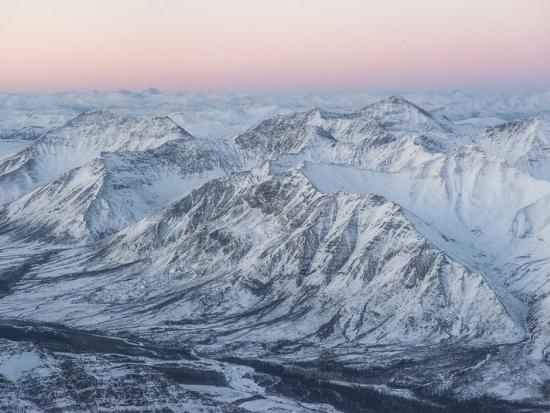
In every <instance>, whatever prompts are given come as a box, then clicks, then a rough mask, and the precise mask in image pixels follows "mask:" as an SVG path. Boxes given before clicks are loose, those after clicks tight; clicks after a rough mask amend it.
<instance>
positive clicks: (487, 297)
mask: <svg viewBox="0 0 550 413" xmlns="http://www.w3.org/2000/svg"><path fill="white" fill-rule="evenodd" d="M63 255H64V256H65V258H61V259H57V260H55V261H53V262H50V263H46V264H44V265H38V266H37V267H36V268H34V269H33V270H32V271H31V273H30V274H29V277H28V278H25V279H23V280H21V282H20V283H19V284H18V285H17V286H16V287H14V293H13V294H11V295H9V296H7V297H5V298H4V299H3V300H2V301H0V308H1V309H6V308H11V311H13V315H14V316H19V317H32V318H38V319H42V320H47V321H60V320H63V321H64V322H66V323H69V324H72V325H79V326H88V327H89V326H94V327H101V328H107V329H124V330H129V331H134V332H138V331H141V332H142V334H147V335H148V334H150V333H151V331H152V330H151V329H152V328H153V327H154V329H155V330H156V331H157V332H158V331H161V330H163V331H164V333H163V334H164V337H165V338H166V337H169V336H173V337H185V339H187V340H194V341H198V342H201V341H202V342H204V343H207V342H211V341H212V340H213V339H214V337H216V336H223V337H224V338H223V340H224V341H225V342H230V341H235V340H236V341H248V342H250V341H261V342H275V341H279V340H308V341H313V342H317V343H319V345H321V346H330V345H335V344H337V343H343V342H348V341H350V340H351V341H357V342H361V343H370V344H390V343H394V344H396V343H401V344H403V343H409V344H419V343H437V342H440V341H442V340H451V341H459V342H460V341H464V342H468V343H503V342H514V341H519V340H521V339H522V337H523V334H524V333H523V331H522V329H521V327H520V326H517V325H516V324H515V323H514V321H513V320H512V319H511V318H510V317H509V316H508V314H507V313H506V310H505V308H504V307H503V305H502V304H501V302H500V300H499V299H498V297H497V296H496V295H495V294H494V292H493V291H492V290H491V289H490V288H489V286H488V285H487V283H486V282H485V281H484V279H483V277H482V276H481V275H480V274H477V273H473V272H470V271H468V270H467V269H465V268H464V267H462V266H461V265H459V264H457V263H456V262H454V261H453V260H452V259H450V258H449V257H448V256H446V255H445V254H444V253H442V252H441V251H440V250H438V249H437V248H435V247H434V246H433V245H432V244H431V243H429V242H428V241H427V240H426V239H425V238H423V237H422V236H421V235H420V234H419V233H418V232H417V231H416V229H415V228H414V226H413V225H412V224H411V223H410V221H409V220H408V219H407V217H406V214H405V213H404V212H403V211H402V210H401V208H400V207H398V206H397V205H395V204H393V203H391V202H388V201H386V200H385V199H384V198H382V197H379V196H370V195H367V196H360V195H347V194H338V195H325V194H323V193H322V192H319V191H318V190H317V189H316V188H315V187H314V186H313V185H311V183H310V182H309V181H308V180H307V179H306V178H305V177H304V176H303V175H302V174H301V173H299V172H297V171H289V172H285V173H282V174H278V175H275V176H266V175H265V174H264V172H258V173H257V174H237V175H234V176H231V177H229V178H223V179H219V180H214V181H211V182H209V183H207V184H206V185H204V186H202V187H201V188H200V189H197V190H194V191H193V192H192V193H191V194H190V195H188V196H186V197H185V198H183V199H182V200H180V201H178V202H176V203H175V204H173V205H172V206H170V207H168V208H166V209H164V210H162V211H160V212H159V213H157V214H155V215H154V216H152V217H151V218H147V219H145V220H142V221H140V222H138V223H137V224H135V225H133V226H130V227H129V228H127V229H125V230H123V231H122V232H121V233H119V234H117V235H116V236H115V237H114V238H110V239H107V240H105V241H104V242H101V243H98V244H94V245H92V246H90V247H88V248H86V249H84V250H81V251H68V252H67V253H64V254H61V256H63ZM58 258H59V257H58ZM77 274H80V275H77ZM77 286H78V287H77ZM38 290H39V292H38ZM52 294H53V295H55V297H56V298H55V300H49V299H48V297H50V296H52ZM16 302H17V303H19V304H16ZM54 307H55V309H54Z"/></svg>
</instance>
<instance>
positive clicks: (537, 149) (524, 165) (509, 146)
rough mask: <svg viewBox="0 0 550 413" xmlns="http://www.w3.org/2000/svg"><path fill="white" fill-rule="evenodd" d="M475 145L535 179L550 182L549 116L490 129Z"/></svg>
mask: <svg viewBox="0 0 550 413" xmlns="http://www.w3.org/2000/svg"><path fill="white" fill-rule="evenodd" d="M476 142H477V143H478V144H479V146H480V147H481V148H482V149H483V150H484V151H485V152H487V153H489V154H491V155H493V156H495V157H498V158H500V159H503V160H505V161H506V162H507V163H508V164H509V165H511V166H514V167H516V168H518V169H521V170H523V171H525V172H527V173H529V174H531V175H532V176H533V177H535V178H537V179H545V180H550V117H548V116H543V115H541V116H539V117H536V118H529V119H523V120H518V121H514V122H509V123H505V124H502V125H498V126H495V127H492V128H489V129H487V130H486V131H485V132H484V133H483V134H481V135H480V136H479V137H478V138H477V139H476Z"/></svg>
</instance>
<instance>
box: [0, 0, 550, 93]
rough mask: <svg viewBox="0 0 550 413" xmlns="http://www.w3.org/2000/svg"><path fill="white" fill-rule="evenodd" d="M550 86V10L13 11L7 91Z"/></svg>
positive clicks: (330, 2) (394, 6)
mask: <svg viewBox="0 0 550 413" xmlns="http://www.w3.org/2000/svg"><path fill="white" fill-rule="evenodd" d="M549 86H550V0H218V1H214V0H149V1H146V0H0V90H4V91H15V92H33V91H38V92H46V91H57V90H92V89H101V90H116V89H119V88H129V89H143V88H147V87H157V88H159V89H162V90H175V91H216V90H220V91H222V90H223V91H225V90H229V91H238V90H246V91H250V90H276V91H277V90H285V91H287V90H322V89H339V88H343V89H348V90H350V89H369V88H370V89H377V90H384V89H393V90H397V89H409V90H410V89H426V88H428V89H436V88H469V89H472V88H483V89H490V88H516V87H520V88H521V87H549Z"/></svg>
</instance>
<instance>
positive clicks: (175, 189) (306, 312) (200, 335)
mask: <svg viewBox="0 0 550 413" xmlns="http://www.w3.org/2000/svg"><path fill="white" fill-rule="evenodd" d="M150 93H153V92H150ZM156 96H157V97H158V98H159V99H160V98H161V96H162V94H159V95H156ZM439 112H444V111H439ZM510 116H512V115H510ZM545 116H546V115H543V114H541V115H540V116H538V117H537V119H521V120H516V121H514V122H512V123H506V124H503V125H501V126H494V127H491V128H489V129H487V130H486V131H485V132H484V133H482V134H472V135H471V136H469V135H465V134H464V130H465V129H464V128H461V127H459V126H458V125H456V124H454V123H453V122H451V121H450V120H448V119H447V118H444V117H440V116H437V115H433V114H431V113H429V112H427V111H425V110H424V109H421V108H420V107H418V106H416V105H414V104H413V103H411V102H409V101H407V100H405V99H403V98H400V97H390V98H387V99H384V100H382V101H380V102H377V103H374V104H371V105H368V106H366V107H364V108H363V109H361V110H358V111H354V112H348V113H340V112H328V111H324V110H322V109H313V110H310V111H307V112H300V113H296V114H291V115H280V116H276V117H274V118H270V119H267V120H265V121H262V122H260V123H258V124H257V125H256V126H253V127H252V128H250V129H248V130H246V131H244V132H242V133H240V134H237V135H235V136H232V137H226V138H220V139H217V140H210V139H209V140H206V139H201V138H200V137H199V138H194V137H192V136H191V135H189V134H188V133H187V132H185V130H183V129H182V128H180V127H179V126H178V125H176V124H175V123H174V122H173V121H171V120H170V119H169V118H167V117H157V118H144V119H133V118H124V117H121V116H118V115H115V114H112V113H109V112H103V111H94V112H86V113H84V114H82V115H80V116H78V117H76V118H75V119H73V120H71V121H69V122H67V123H66V124H65V125H64V126H62V127H59V128H54V129H52V130H50V131H49V132H47V133H45V134H43V135H42V136H41V137H39V138H37V139H36V140H34V141H32V143H30V145H29V146H28V147H26V148H25V149H24V150H22V151H21V152H19V153H17V154H16V155H14V156H11V157H9V158H7V159H5V160H4V161H2V163H0V189H1V191H0V202H1V203H2V207H1V209H0V312H1V313H2V314H9V315H10V319H17V320H18V321H17V322H15V321H13V320H4V321H2V320H0V347H1V348H3V349H5V353H6V354H9V355H10V356H9V357H7V358H6V357H4V358H3V359H0V376H2V377H3V378H4V379H6V380H7V381H9V382H10V383H12V384H10V387H9V389H10V390H9V391H8V390H6V391H5V392H4V393H5V394H6V395H9V396H6V397H4V398H2V397H0V406H2V408H3V407H4V406H9V403H11V401H10V400H12V401H13V400H15V401H14V402H13V403H14V406H16V407H17V408H18V409H19V410H20V411H24V409H25V408H27V407H28V406H31V404H32V403H35V404H36V403H37V402H36V398H33V396H32V393H33V391H32V389H33V388H35V389H38V390H37V391H38V392H39V391H40V389H39V388H38V387H36V386H35V385H36V382H37V381H38V382H40V379H39V378H37V377H39V374H38V373H37V372H38V371H39V370H40V371H43V372H44V377H48V379H47V380H54V381H57V383H60V384H59V386H61V387H60V389H63V390H62V391H61V390H60V393H59V395H58V396H56V397H54V399H53V400H50V401H48V402H47V403H46V404H45V405H44V406H45V407H41V406H38V405H37V406H38V407H37V408H36V410H37V411H41V410H40V409H43V410H45V409H50V410H52V409H54V408H57V407H59V406H60V405H61V404H62V403H61V400H62V399H63V400H65V399H66V400H69V399H70V400H77V401H75V402H74V403H76V404H78V403H79V402H78V397H76V396H74V395H73V394H72V393H70V391H69V389H70V388H71V387H70V386H69V385H68V384H67V383H70V382H71V380H76V381H78V380H80V379H82V380H83V382H86V383H87V385H86V386H84V387H86V388H88V387H90V388H95V389H96V394H98V400H101V403H100V404H101V406H103V407H102V408H104V410H107V411H108V410H109V409H111V410H113V409H114V407H113V406H115V405H116V403H114V402H113V398H112V397H111V396H109V394H107V393H105V391H104V390H105V389H106V388H109V387H110V386H116V383H117V381H116V378H114V376H112V377H111V376H110V375H108V374H105V373H104V372H105V371H107V370H108V369H111V368H116V369H119V370H120V371H123V372H124V373H123V374H122V373H121V374H122V375H121V377H124V378H123V379H121V380H122V383H121V384H120V385H121V386H122V388H123V389H124V390H123V393H125V394H128V392H134V391H136V390H135V389H136V386H138V384H137V383H136V382H135V380H133V379H132V377H134V376H135V375H138V376H139V375H140V374H145V375H147V376H148V377H153V378H152V379H151V383H152V384H151V386H152V387H151V388H153V389H155V392H156V394H157V396H158V398H159V400H162V401H163V403H164V404H163V406H172V407H173V409H174V411H177V409H180V410H181V409H184V410H185V409H186V408H189V409H191V410H193V409H202V408H203V407H204V406H215V407H216V408H219V409H222V410H226V411H239V408H240V407H242V406H248V407H250V410H254V409H255V410H256V411H262V409H264V410H265V409H267V408H274V409H287V410H291V411H293V410H295V411H327V412H329V411H335V410H334V408H342V410H343V411H353V410H354V409H355V410H358V411H362V410H361V409H363V410H364V411H368V408H370V407H368V406H365V405H364V403H363V404H362V403H361V400H363V401H364V400H366V399H365V397H367V399H368V400H371V401H372V400H378V401H377V403H378V402H379V403H381V404H378V405H376V406H377V407H378V408H379V410H384V409H389V410H391V409H392V408H395V406H397V405H398V406H402V404H401V403H404V405H403V406H408V408H411V406H414V408H415V409H419V410H423V409H424V410H425V409H429V408H432V407H433V406H444V408H447V407H448V408H449V409H451V410H452V408H454V407H455V405H454V404H453V403H462V401H460V402H459V400H464V399H466V400H475V403H474V402H472V403H474V404H473V405H472V406H474V407H475V408H477V407H479V406H482V407H480V409H481V410H483V408H486V407H487V406H491V405H494V403H497V402H495V401H494V400H492V399H490V397H493V396H494V397H496V398H498V399H499V401H498V403H508V402H504V401H503V400H504V399H512V400H517V399H522V400H523V402H522V403H527V404H525V405H521V406H520V405H513V404H512V405H508V404H503V405H502V406H504V407H503V408H510V409H512V410H513V408H516V407H517V408H522V409H523V408H525V409H526V410H529V409H530V408H531V407H532V406H534V405H533V404H530V403H537V404H539V405H542V406H546V405H547V402H548V400H547V393H545V392H546V390H545V389H546V387H545V386H547V383H546V380H547V379H546V378H547V377H548V375H549V374H550V368H549V367H548V359H549V357H550V356H549V355H550V350H549V349H550V333H549V331H550V328H549V324H548V320H550V302H549V299H548V297H550V287H549V286H548V285H549V283H548V282H547V281H548V280H547V278H548V274H549V273H550V257H549V255H548V254H549V253H548V251H549V248H548V246H549V245H548V240H549V239H550V230H549V228H550V220H549V219H548V217H547V215H548V214H547V213H546V211H547V209H548V206H549V204H550V201H549V200H550V175H547V174H546V172H545V171H546V169H547V167H546V166H545V165H546V159H547V156H546V152H545V151H546V149H547V148H546V147H547V146H548V139H547V138H548V136H547V130H548V127H547V124H546V123H547V120H545ZM3 323H4V324H3ZM14 323H15V324H14ZM21 323H23V324H21ZM64 328H65V329H67V331H64V332H63V331H62V329H64ZM14 329H15V330H14ZM29 329H30V331H36V336H30V335H28V334H27V333H22V331H27V332H28V331H29ZM90 330H93V331H95V332H97V333H98V335H97V336H94V337H95V338H94V339H91V338H90V337H89V336H87V337H89V338H88V339H89V340H92V342H93V343H95V344H98V343H103V344H101V345H99V344H98V346H99V347H97V348H95V347H94V349H92V350H90V351H91V355H87V356H79V355H78V354H80V353H78V352H79V351H82V349H79V347H78V343H79V342H80V341H79V340H80V338H78V339H77V338H74V337H81V336H82V335H86V334H90V333H89V331H90ZM52 331H55V334H54V336H55V337H60V336H62V337H64V338H63V340H65V341H63V340H62V341H63V342H64V343H65V344H64V346H65V347H63V346H61V348H62V349H65V352H66V353H67V351H68V352H69V353H70V354H73V355H71V356H66V355H62V356H60V355H59V354H57V352H58V351H59V348H60V347H56V346H60V344H59V343H58V341H56V340H57V339H52V338H51V337H50V336H48V334H53V333H51V332H52ZM100 333H101V334H103V335H100ZM94 334H95V333H94ZM71 337H73V338H74V339H73V338H71ZM99 337H101V339H100V338H99ZM117 337H118V338H117ZM14 339H17V340H19V341H18V342H20V344H17V345H15V344H13V343H11V342H10V340H14ZM96 339H97V340H99V341H97V342H96V341H94V340H96ZM111 339H112V340H120V342H119V341H116V343H115V342H111V341H108V340H111ZM17 340H16V341H17ZM104 340H107V342H108V343H109V346H113V347H112V348H110V349H109V350H108V351H107V350H105V351H106V352H108V353H109V354H110V355H109V356H103V355H100V354H101V351H104V350H102V349H105V348H106V347H104V346H106V345H107V344H105V343H106V341H104ZM132 340H137V341H136V343H138V342H139V344H135V346H134V344H132V343H133V341H132ZM52 343H53V344H52ZM67 343H68V344H67ZM44 347H45V348H48V349H49V350H47V351H46V352H43V348H44ZM50 347H51V348H50ZM130 347H131V349H130ZM183 347H185V349H186V351H187V350H188V349H191V350H190V352H189V353H186V356H185V357H188V356H189V360H187V359H185V357H183V356H182V354H180V353H177V355H174V354H175V353H174V354H172V353H170V354H167V353H166V352H167V351H169V349H174V351H176V350H177V351H182V348H183ZM56 349H57V350H56ZM67 349H69V350H67ZM113 349H114V350H113ZM139 349H141V350H139ZM147 349H150V351H149V350H147ZM144 351H146V352H147V354H145V353H143V352H144ZM170 351H171V350H170ZM172 356H174V357H172ZM125 357H128V360H130V359H131V361H129V362H128V363H130V364H132V365H137V364H136V363H138V360H144V358H147V362H146V363H145V364H144V365H143V367H142V368H139V369H138V368H137V367H135V368H134V367H132V368H127V367H123V366H121V364H120V363H121V362H120V360H122V359H125ZM181 357H183V358H181ZM61 359H63V360H61ZM65 359H67V360H68V361H67V360H65ZM69 359H70V360H69ZM168 359H169V360H170V362H169V363H168V364H167V363H166V362H165V361H161V360H168ZM184 359H185V361H183V360H184ZM213 359H215V360H213ZM44 360H49V361H48V363H49V364H47V365H48V366H57V367H56V368H55V369H53V370H48V369H46V368H45V367H44V365H45V364H44ZM83 360H86V361H85V362H83ZM178 360H179V361H178ZM13 363H15V364H13ZM25 363H27V364H25ZM67 363H68V364H67ZM71 363H72V364H71ZM5 365H8V366H12V365H17V366H20V365H21V366H23V365H25V366H28V370H29V371H33V372H34V373H32V374H31V373H29V374H27V373H26V371H27V370H25V369H23V367H25V366H23V367H21V368H19V369H18V370H17V371H15V372H14V370H13V369H11V367H10V369H7V368H4V367H5ZM3 366H4V367H3ZM67 366H69V367H67ZM70 366H72V367H70ZM113 366H115V367H113ZM155 366H161V367H158V368H160V370H158V368H157V367H155ZM205 366H206V367H207V368H205ZM25 368H27V367H25ZM174 369H176V370H174ZM77 370H78V372H79V373H78V374H77V373H75V372H76V371H77ZM99 370H102V371H103V373H101V374H100V373H99ZM59 372H62V373H59ZM197 372H199V373H197ZM74 374H76V375H77V376H78V377H76V376H74ZM2 377H0V380H1V379H2ZM24 377H27V378H28V377H30V378H28V379H24ZM92 377H93V378H94V379H92ZM197 377H203V378H205V380H206V381H207V382H201V383H198V382H196V380H198V379H197ZM33 380H34V382H33ZM90 380H91V381H90ZM94 380H95V381H94ZM178 380H183V381H185V385H183V386H182V383H181V382H179V381H178ZM209 380H210V381H209ZM31 382H32V383H35V384H30V383H31ZM178 383H179V384H178ZM274 383H277V384H274ZM297 383H301V384H300V386H302V385H303V386H304V387H302V388H297V387H296V386H298V384H297ZM189 386H191V387H189ZM196 386H199V387H196ZM200 386H206V387H208V386H210V387H208V389H207V388H206V387H200ZM138 387H139V386H138ZM212 387H217V388H218V389H217V390H216V391H215V392H214V390H212ZM197 388H199V389H202V390H200V391H198V390H197ZM193 389H195V390H193ZM222 389H223V390H222ZM350 389H354V390H350ZM193 391H198V393H194V395H192V392H193ZM239 392H240V393H239ZM270 392H274V393H270ZM354 392H359V393H354ZM365 392H367V393H365ZM22 394H25V395H26V396H24V398H23V399H21V397H23V396H20V395H22ZM40 394H41V393H40ZM237 394H240V395H242V397H241V398H239V397H237V396H236V395H237ZM273 394H275V395H276V397H279V396H285V397H286V398H282V397H279V398H273V397H272V396H273ZM304 394H305V395H304ZM442 394H450V395H451V396H449V397H450V399H445V397H444V396H441V395H442ZM174 395H179V396H181V397H184V398H187V399H188V400H190V403H191V404H188V405H182V404H181V403H180V402H179V401H178V402H177V403H176V401H174V400H176V399H177V397H176V399H174ZM312 395H315V396H312ZM373 395H377V396H373ZM380 395H383V397H384V399H383V400H384V401H380V399H379V397H381V396H380ZM0 396H2V392H1V391H0ZM179 396H178V397H179ZM18 397H19V399H18ZM377 397H378V399H376V398H377ZM152 398H154V397H153V396H151V395H150V394H149V395H144V394H141V393H140V395H139V397H138V396H136V397H135V399H132V400H131V398H128V399H125V400H126V401H125V403H126V404H125V405H126V406H132V405H133V406H134V407H135V406H138V407H139V409H143V410H147V409H150V406H152V404H148V403H149V402H150V401H151V400H152ZM362 398H363V399H362ZM386 398H388V399H386ZM241 399H242V400H241ZM283 399H284V400H286V401H284V402H283ZM6 400H7V401H6ZM167 400H172V401H171V402H170V403H172V404H170V403H168V401H167ZM191 400H192V402H191ZM259 400H262V402H259ZM356 401H357V403H356ZM88 402H90V399H89V398H88V399H86V400H85V401H82V403H84V405H85V404H86V403H88ZM25 403H31V404H29V405H27V404H25ZM132 403H134V404H132ZM173 403H176V404H173ZM178 403H180V404H178ZM277 403H280V404H277ZM308 403H314V405H313V404H312V405H311V406H312V407H311V410H308V409H309V407H307V406H309V404H308ZM385 403H389V404H385ZM395 403H397V404H395ZM483 403H487V404H483ZM491 403H493V404H491ZM498 403H497V404H498ZM76 404H75V405H76ZM478 404H479V406H478ZM329 405H330V406H329ZM86 406H88V405H86ZM174 406H176V407H174ZM190 406H191V407H190ZM234 406H239V408H237V409H236V410H232V409H233V407H234ZM304 406H306V407H304ZM331 406H332V407H331ZM430 406H431V407H430ZM510 406H511V407H510ZM172 407H167V408H172ZM136 408H137V407H136ZM243 408H244V407H243ZM461 408H462V407H461ZM475 408H473V409H471V410H472V411H476V410H475ZM29 409H30V407H29ZM300 409H302V410H300ZM434 409H435V407H434ZM73 410H74V409H73ZM76 410H77V409H76ZM245 410H246V409H245ZM14 411H17V410H15V409H14ZM84 411H85V409H84ZM427 411H429V410H427ZM435 411H438V410H435Z"/></svg>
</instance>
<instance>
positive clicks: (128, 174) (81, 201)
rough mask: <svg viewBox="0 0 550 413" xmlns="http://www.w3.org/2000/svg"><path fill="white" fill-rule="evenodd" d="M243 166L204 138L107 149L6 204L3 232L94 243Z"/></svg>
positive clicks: (0, 227) (0, 230) (1, 219)
mask: <svg viewBox="0 0 550 413" xmlns="http://www.w3.org/2000/svg"><path fill="white" fill-rule="evenodd" d="M239 166H240V165H239V163H238V162H230V161H229V160H228V159H227V158H226V154H224V153H222V152H220V151H219V150H218V149H217V146H216V145H214V144H211V143H209V142H204V141H200V140H198V139H177V140H170V141H168V142H166V143H164V144H163V145H161V146H159V147H158V148H154V149H149V150H145V151H117V152H102V153H101V155H100V156H99V157H97V158H95V159H94V160H92V161H90V162H88V163H86V164H84V165H83V166H81V167H78V168H75V169H73V170H71V171H69V172H67V173H65V174H63V175H61V176H60V177H59V178H57V179H55V180H53V181H51V182H49V183H47V184H45V185H43V186H41V187H39V188H37V189H35V190H33V191H32V192H30V193H27V194H25V195H23V196H22V197H20V198H19V199H17V200H16V201H14V202H12V203H10V204H8V205H6V206H5V208H4V210H3V211H0V233H2V234H11V236H13V237H17V238H21V234H24V236H25V237H27V238H28V239H43V238H44V239H47V240H49V241H50V242H62V243H63V242H70V243H74V242H75V241H76V242H84V243H88V242H92V241H95V240H98V239H100V238H102V237H104V236H106V235H110V234H113V233H115V232H117V231H118V230H120V229H122V228H124V227H126V226H127V225H129V224H130V223H133V222H135V221H137V220H138V219H140V218H143V217H145V216H147V215H150V214H152V213H153V212H155V211H156V210H158V209H160V208H161V207H163V206H166V205H168V204H169V203H170V202H172V201H174V200H176V199H177V198H179V197H181V196H183V195H185V194H186V193H188V192H189V191H191V190H192V189H194V188H196V187H198V186H199V185H201V184H203V183H205V182H207V181H209V180H211V179H214V178H216V177H219V176H222V175H225V174H226V173H228V172H229V171H231V170H232V169H233V168H236V169H238V168H239ZM1 222H3V224H2V223H1Z"/></svg>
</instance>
